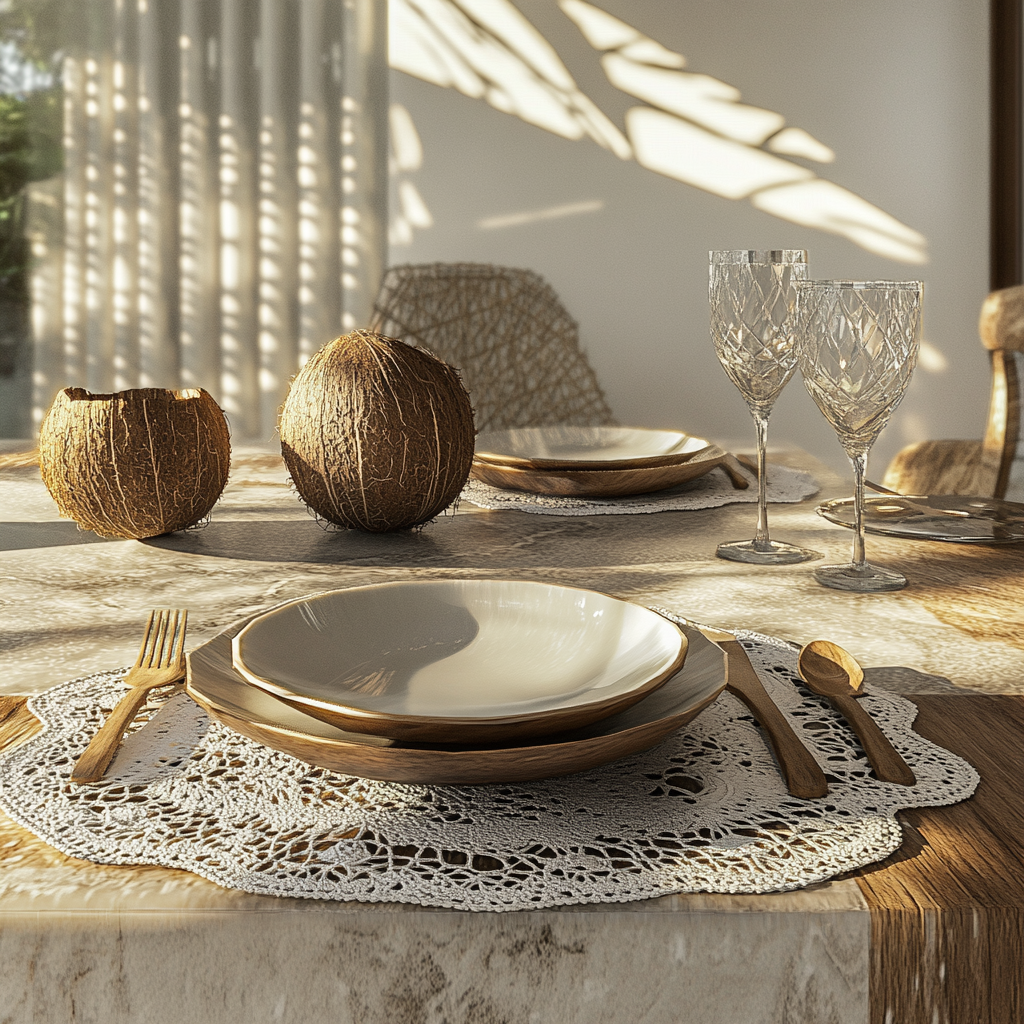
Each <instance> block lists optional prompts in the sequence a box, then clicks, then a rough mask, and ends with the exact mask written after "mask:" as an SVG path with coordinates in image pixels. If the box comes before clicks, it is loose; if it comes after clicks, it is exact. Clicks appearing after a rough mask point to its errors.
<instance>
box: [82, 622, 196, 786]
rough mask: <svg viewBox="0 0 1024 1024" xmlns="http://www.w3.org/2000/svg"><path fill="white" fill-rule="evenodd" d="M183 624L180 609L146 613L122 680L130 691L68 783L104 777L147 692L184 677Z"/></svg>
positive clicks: (109, 718) (96, 779)
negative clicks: (138, 643)
mask: <svg viewBox="0 0 1024 1024" xmlns="http://www.w3.org/2000/svg"><path fill="white" fill-rule="evenodd" d="M187 622H188V612H187V611H186V610H184V609H182V610H180V611H178V610H174V611H172V610H171V609H170V608H168V609H167V610H166V611H160V612H157V611H152V612H150V613H149V620H148V621H147V622H146V635H145V636H144V637H143V638H142V645H141V646H140V647H139V656H138V658H137V659H136V661H135V664H134V665H133V666H132V667H131V668H130V669H129V670H128V674H127V675H126V676H125V677H124V681H125V682H126V683H127V684H128V685H129V686H130V687H131V689H130V690H129V691H128V692H127V693H126V694H125V695H124V696H123V697H122V698H121V700H120V701H119V702H118V704H117V707H115V708H114V710H113V711H112V712H111V713H110V716H109V717H108V718H107V720H106V721H105V722H104V723H103V725H102V726H100V730H99V732H97V733H96V735H95V736H93V738H92V742H91V743H90V744H89V746H87V747H86V748H85V752H84V753H83V754H82V756H81V757H80V758H79V759H78V762H77V763H76V764H75V767H74V770H73V771H72V772H71V781H72V782H79V783H81V782H99V780H100V779H102V778H103V776H104V774H106V771H107V768H108V767H109V766H110V762H111V760H113V757H114V754H115V753H116V751H117V748H118V747H119V746H120V745H121V739H122V738H123V737H124V734H125V732H126V731H127V729H128V726H129V725H131V724H132V722H133V721H134V720H135V716H136V715H137V714H138V713H139V710H140V708H141V707H142V706H143V705H144V704H145V703H146V701H147V700H148V699H149V691H150V690H155V689H157V688H158V687H160V686H170V685H171V684H173V683H178V682H180V681H181V680H182V679H184V678H185V624H186V623H187Z"/></svg>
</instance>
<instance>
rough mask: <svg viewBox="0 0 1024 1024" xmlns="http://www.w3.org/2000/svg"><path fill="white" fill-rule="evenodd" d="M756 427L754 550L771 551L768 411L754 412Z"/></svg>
mask: <svg viewBox="0 0 1024 1024" xmlns="http://www.w3.org/2000/svg"><path fill="white" fill-rule="evenodd" d="M753 416H754V424H755V425H756V427H757V533H755V534H754V550H755V551H771V549H772V542H771V538H770V537H769V536H768V472H767V466H766V452H767V450H768V413H764V412H760V411H757V412H754V413H753Z"/></svg>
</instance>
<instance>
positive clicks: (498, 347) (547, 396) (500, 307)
mask: <svg viewBox="0 0 1024 1024" xmlns="http://www.w3.org/2000/svg"><path fill="white" fill-rule="evenodd" d="M370 327H371V329H372V330H375V331H378V332H379V333H381V334H387V335H390V336H391V337H394V338H401V339H402V340H403V341H406V342H408V343H409V344H410V345H415V346H416V347H417V348H425V349H428V350H429V351H431V352H433V353H434V354H435V355H437V356H440V358H442V359H444V360H445V362H448V363H450V364H451V365H452V366H455V367H456V368H458V369H459V370H460V371H461V373H462V379H463V382H464V383H465V385H466V388H467V390H468V391H469V393H470V397H471V398H472V401H473V406H474V413H475V419H476V426H477V429H478V430H503V429H507V428H511V427H527V426H546V425H551V424H555V423H571V424H574V425H576V426H600V425H603V424H608V423H614V422H615V421H614V419H613V418H612V413H611V409H610V408H609V407H608V402H607V401H606V399H605V396H604V392H603V391H602V390H601V387H600V385H599V384H598V382H597V376H596V375H595V373H594V370H593V368H592V367H591V365H590V363H589V362H588V361H587V357H586V355H585V353H584V352H583V350H582V349H581V348H580V343H579V328H578V326H577V324H576V321H575V320H573V319H572V317H571V316H569V314H568V313H567V312H566V311H565V308H564V307H563V306H562V304H561V302H560V301H559V300H558V296H557V295H556V294H555V292H554V290H553V289H552V288H551V286H550V285H549V284H547V282H546V281H545V280H544V279H543V278H542V277H540V276H539V275H538V274H535V273H533V272H532V271H530V270H515V269H512V268H509V267H496V266H491V265H490V264H481V263H430V264H423V265H419V266H400V267H392V268H391V269H390V270H389V271H388V272H387V274H386V275H385V276H384V281H383V283H382V285H381V290H380V294H379V296H378V297H377V302H376V303H375V305H374V313H373V319H372V321H371V324H370Z"/></svg>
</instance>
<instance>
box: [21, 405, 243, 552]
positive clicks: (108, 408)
mask: <svg viewBox="0 0 1024 1024" xmlns="http://www.w3.org/2000/svg"><path fill="white" fill-rule="evenodd" d="M230 462H231V441H230V436H229V434H228V425H227V421H226V420H225V419H224V413H223V412H221V410H220V406H218V405H217V403H216V402H215V401H214V400H213V398H212V397H211V396H210V395H209V394H207V392H205V391H203V390H202V389H201V388H190V389H189V390H186V391H164V390H163V389H161V388H137V389H135V390H131V391H121V392H118V393H117V394H114V395H93V394H90V393H89V392H88V391H84V390H82V389H81V388H65V389H64V390H63V391H61V393H60V394H59V395H57V397H56V399H55V400H54V403H53V405H52V406H51V407H50V411H49V412H48V413H47V414H46V418H45V419H44V420H43V425H42V427H41V428H40V431H39V468H40V472H41V473H42V477H43V482H44V483H45V484H46V487H47V489H48V490H49V492H50V494H51V495H52V496H53V499H54V501H56V502H57V507H58V508H59V509H60V513H61V515H62V516H67V517H68V518H69V519H74V520H75V521H76V522H77V523H78V524H79V525H80V526H82V527H84V528H85V529H87V530H93V531H94V532H96V533H98V534H100V535H101V536H103V537H121V538H135V539H138V538H142V537H156V536H158V535H159V534H161V533H171V532H173V531H174V530H183V529H185V527H187V526H194V525H195V524H196V523H198V522H200V521H201V520H202V519H203V518H205V516H206V515H207V514H208V513H209V511H210V509H211V508H213V506H214V505H215V504H216V502H217V499H218V498H219V497H220V494H221V491H223V490H224V484H225V483H227V479H228V468H229V466H230Z"/></svg>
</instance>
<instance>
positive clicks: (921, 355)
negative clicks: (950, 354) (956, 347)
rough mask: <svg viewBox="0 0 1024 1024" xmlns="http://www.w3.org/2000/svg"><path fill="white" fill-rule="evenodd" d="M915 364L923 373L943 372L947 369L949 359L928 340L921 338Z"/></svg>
mask: <svg viewBox="0 0 1024 1024" xmlns="http://www.w3.org/2000/svg"><path fill="white" fill-rule="evenodd" d="M917 365H918V366H919V367H921V369H922V370H924V372H925V373H945V372H946V370H948V369H949V360H948V359H947V358H946V354H945V353H944V352H942V351H940V350H939V349H937V348H936V347H935V346H934V345H933V344H932V343H931V342H930V341H925V340H924V339H922V340H921V347H920V349H919V350H918V353H917Z"/></svg>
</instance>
